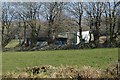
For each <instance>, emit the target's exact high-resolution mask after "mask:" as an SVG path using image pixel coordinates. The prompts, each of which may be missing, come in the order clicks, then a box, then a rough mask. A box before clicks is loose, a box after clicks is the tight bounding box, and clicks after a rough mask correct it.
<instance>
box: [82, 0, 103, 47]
mask: <svg viewBox="0 0 120 80" xmlns="http://www.w3.org/2000/svg"><path fill="white" fill-rule="evenodd" d="M84 9H85V11H86V13H87V15H89V18H90V19H89V20H90V29H92V32H93V35H94V43H95V45H96V47H98V44H99V36H100V26H101V16H102V13H103V11H104V5H103V2H89V4H86V5H85V7H84Z"/></svg>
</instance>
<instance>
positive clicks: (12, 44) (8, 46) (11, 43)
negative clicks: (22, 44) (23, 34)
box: [5, 39, 19, 48]
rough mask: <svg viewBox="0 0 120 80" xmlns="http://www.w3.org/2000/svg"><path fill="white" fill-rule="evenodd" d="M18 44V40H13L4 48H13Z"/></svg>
mask: <svg viewBox="0 0 120 80" xmlns="http://www.w3.org/2000/svg"><path fill="white" fill-rule="evenodd" d="M18 44H19V40H18V39H15V40H11V41H10V42H9V43H8V44H7V45H6V46H5V48H14V47H16V46H17V45H18Z"/></svg>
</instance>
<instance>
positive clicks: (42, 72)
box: [2, 64, 118, 79]
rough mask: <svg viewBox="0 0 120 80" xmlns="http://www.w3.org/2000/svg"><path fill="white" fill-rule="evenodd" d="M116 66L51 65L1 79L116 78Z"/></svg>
mask: <svg viewBox="0 0 120 80" xmlns="http://www.w3.org/2000/svg"><path fill="white" fill-rule="evenodd" d="M117 65H118V64H114V65H110V67H109V68H107V69H105V70H102V69H95V68H92V67H90V66H83V67H82V68H78V67H72V66H68V65H66V66H63V65H61V66H59V67H54V66H51V65H43V66H35V67H26V68H23V69H20V68H17V70H16V71H14V72H7V73H4V74H3V75H2V77H3V78H81V79H82V78H116V77H117Z"/></svg>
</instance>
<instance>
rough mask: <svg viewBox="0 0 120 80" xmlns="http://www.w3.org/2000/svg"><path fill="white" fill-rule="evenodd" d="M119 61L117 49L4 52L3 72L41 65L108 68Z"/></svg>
mask: <svg viewBox="0 0 120 80" xmlns="http://www.w3.org/2000/svg"><path fill="white" fill-rule="evenodd" d="M117 60H118V49H117V48H110V49H108V48H106V49H85V50H55V51H31V52H3V54H2V65H3V67H2V69H3V72H6V71H13V70H15V69H16V67H19V68H23V67H28V66H39V65H53V66H59V65H61V64H62V65H66V64H67V65H71V66H75V65H77V66H78V67H81V66H84V65H86V66H92V67H95V68H102V69H103V68H106V67H107V66H108V65H109V64H111V63H114V62H116V61H117Z"/></svg>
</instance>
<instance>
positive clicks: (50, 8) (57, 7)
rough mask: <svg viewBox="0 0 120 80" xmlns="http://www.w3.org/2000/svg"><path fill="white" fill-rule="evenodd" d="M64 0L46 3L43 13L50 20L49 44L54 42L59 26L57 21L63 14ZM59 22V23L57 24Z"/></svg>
mask: <svg viewBox="0 0 120 80" xmlns="http://www.w3.org/2000/svg"><path fill="white" fill-rule="evenodd" d="M62 6H63V2H48V3H44V6H43V8H42V9H43V11H42V12H41V15H42V16H43V17H44V18H45V19H46V20H47V21H48V44H51V43H54V40H55V36H56V31H57V27H58V26H59V25H58V24H59V23H57V22H58V20H60V18H61V15H62ZM56 23H57V25H55V24H56Z"/></svg>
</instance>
